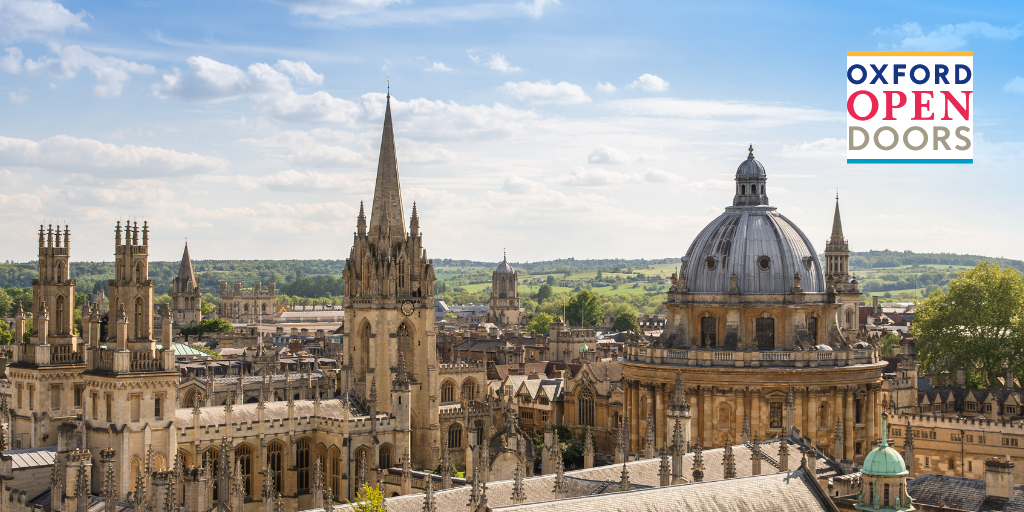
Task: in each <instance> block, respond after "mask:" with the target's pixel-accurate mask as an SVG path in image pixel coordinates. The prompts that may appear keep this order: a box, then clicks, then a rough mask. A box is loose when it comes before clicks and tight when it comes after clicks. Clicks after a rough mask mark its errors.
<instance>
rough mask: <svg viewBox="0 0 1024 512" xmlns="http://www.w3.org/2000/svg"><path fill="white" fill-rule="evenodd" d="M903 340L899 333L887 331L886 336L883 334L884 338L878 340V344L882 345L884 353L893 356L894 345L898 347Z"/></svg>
mask: <svg viewBox="0 0 1024 512" xmlns="http://www.w3.org/2000/svg"><path fill="white" fill-rule="evenodd" d="M901 341H903V338H901V337H900V336H899V335H898V334H896V333H894V332H889V333H886V335H885V336H882V338H881V339H880V340H878V345H879V346H881V347H882V355H883V356H891V355H892V352H893V350H892V349H893V348H894V347H898V346H899V344H900V342H901Z"/></svg>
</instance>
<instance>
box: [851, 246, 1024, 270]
mask: <svg viewBox="0 0 1024 512" xmlns="http://www.w3.org/2000/svg"><path fill="white" fill-rule="evenodd" d="M982 260H988V261H991V262H992V263H995V264H996V265H999V266H1000V267H1013V268H1015V269H1017V270H1019V271H1022V272H1024V261H1020V260H1010V259H1006V258H993V257H990V256H975V255H972V254H952V253H945V252H912V251H902V252H900V251H890V250H888V249H886V250H884V251H866V252H851V253H850V269H851V270H869V269H873V268H894V267H902V266H904V265H953V266H968V267H973V266H975V265H977V264H978V263H981V261H982Z"/></svg>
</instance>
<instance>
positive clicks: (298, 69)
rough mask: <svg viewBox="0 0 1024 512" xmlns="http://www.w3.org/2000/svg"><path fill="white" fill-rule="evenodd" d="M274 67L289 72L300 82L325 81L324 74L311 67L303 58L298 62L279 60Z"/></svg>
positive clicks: (316, 82)
mask: <svg viewBox="0 0 1024 512" xmlns="http://www.w3.org/2000/svg"><path fill="white" fill-rule="evenodd" d="M274 69H277V70H278V71H281V72H282V73H287V74H288V75H290V76H291V77H292V80H295V81H296V82H297V83H300V84H309V85H320V84H321V83H323V81H324V75H323V74H321V73H316V72H314V71H313V68H311V67H309V64H306V63H305V62H303V61H301V60H300V61H298V62H294V61H290V60H279V61H277V64H274Z"/></svg>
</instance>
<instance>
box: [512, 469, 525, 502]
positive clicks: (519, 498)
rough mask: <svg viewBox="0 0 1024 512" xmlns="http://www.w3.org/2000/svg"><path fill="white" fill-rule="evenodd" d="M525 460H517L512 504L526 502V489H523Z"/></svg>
mask: <svg viewBox="0 0 1024 512" xmlns="http://www.w3.org/2000/svg"><path fill="white" fill-rule="evenodd" d="M524 472H525V471H524V470H523V461H521V460H520V461H517V462H516V470H515V477H514V480H513V482H512V504H513V505H522V504H523V503H526V490H525V489H523V473H524Z"/></svg>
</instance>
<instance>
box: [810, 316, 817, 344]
mask: <svg viewBox="0 0 1024 512" xmlns="http://www.w3.org/2000/svg"><path fill="white" fill-rule="evenodd" d="M807 334H809V335H810V336H811V343H814V344H815V345H817V344H818V317H815V316H812V317H810V318H808V319H807Z"/></svg>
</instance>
